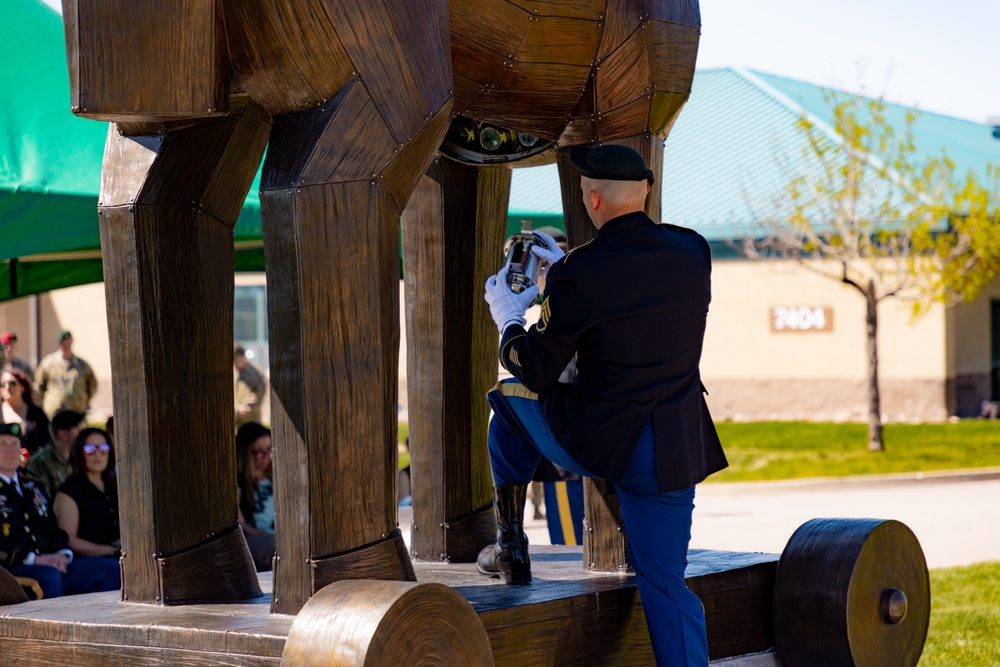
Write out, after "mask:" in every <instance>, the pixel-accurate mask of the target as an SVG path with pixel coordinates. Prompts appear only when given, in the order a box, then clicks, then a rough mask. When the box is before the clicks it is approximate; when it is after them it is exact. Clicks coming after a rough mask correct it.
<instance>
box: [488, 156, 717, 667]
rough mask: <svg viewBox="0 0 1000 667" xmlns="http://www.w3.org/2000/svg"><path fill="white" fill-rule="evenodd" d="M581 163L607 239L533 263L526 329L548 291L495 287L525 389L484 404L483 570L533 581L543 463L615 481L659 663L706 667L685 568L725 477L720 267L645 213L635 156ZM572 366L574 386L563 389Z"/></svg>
mask: <svg viewBox="0 0 1000 667" xmlns="http://www.w3.org/2000/svg"><path fill="white" fill-rule="evenodd" d="M570 157H571V159H572V161H573V164H574V165H576V167H577V169H579V171H580V173H581V174H582V178H581V182H580V187H581V191H582V195H583V201H584V204H585V205H586V207H587V212H588V214H589V216H590V218H591V220H592V222H593V223H594V226H595V227H596V228H597V235H596V237H595V238H594V239H593V240H592V241H591V242H590V243H586V244H584V245H582V246H579V247H577V248H575V249H574V250H573V251H571V252H570V253H569V254H566V255H563V254H562V252H561V251H559V250H558V249H551V248H549V249H546V248H543V247H541V246H535V247H533V248H532V252H534V253H535V254H536V255H537V256H538V257H539V258H541V259H543V260H545V261H547V262H549V263H550V265H551V266H550V268H549V270H548V274H547V276H546V285H545V296H546V299H545V302H544V304H543V305H542V310H541V313H540V315H539V319H538V323H537V324H536V325H534V326H532V327H531V329H530V330H525V328H524V325H525V319H524V312H525V310H526V309H527V307H528V306H529V305H530V304H531V302H532V301H533V300H534V298H535V296H536V295H537V288H534V287H533V288H531V289H529V290H526V291H524V292H522V293H520V294H517V293H514V292H513V291H512V290H511V289H510V287H509V286H508V284H507V276H506V269H503V270H501V271H500V273H499V274H497V275H496V276H493V277H491V278H490V279H489V280H488V281H487V284H486V300H487V301H488V302H489V304H490V312H491V314H492V316H493V320H494V321H495V322H496V325H497V328H498V329H499V331H500V332H501V341H500V362H501V363H502V364H503V366H504V368H506V369H507V370H508V371H509V372H510V373H511V375H513V376H514V377H513V378H512V379H510V380H505V381H503V382H501V383H500V384H498V385H497V388H496V389H494V390H493V391H491V392H490V394H489V396H488V399H489V401H490V405H491V407H492V408H493V413H494V416H493V419H492V421H491V422H490V430H489V449H490V460H491V462H492V466H493V478H494V483H495V484H496V487H495V497H496V511H497V526H498V529H497V544H494V545H491V546H489V547H487V548H485V549H484V550H483V551H482V553H480V556H479V560H478V562H477V567H478V569H479V570H480V572H482V573H483V574H488V575H490V576H499V577H502V578H503V579H504V580H505V581H507V582H508V583H527V582H530V581H531V562H530V559H529V556H528V542H527V538H526V537H525V535H524V532H523V511H524V497H525V488H526V484H527V482H529V481H530V480H531V474H532V472H533V471H534V469H535V466H536V465H537V464H538V461H539V460H540V458H541V457H542V456H545V457H546V458H548V459H549V460H550V461H552V462H553V463H556V464H557V465H560V466H562V467H564V468H566V469H568V470H571V471H573V472H575V473H577V474H580V475H584V476H589V477H598V478H603V479H607V480H610V481H611V482H613V483H614V486H615V489H616V492H617V494H618V500H619V503H620V505H621V510H622V518H623V521H624V525H625V529H626V533H627V535H628V553H629V562H630V563H631V565H632V567H633V569H634V570H635V573H636V582H637V584H638V587H639V594H640V596H641V597H642V603H643V608H644V610H645V614H646V623H647V626H648V628H649V633H650V638H651V640H652V646H653V653H654V655H655V657H656V662H657V664H658V665H661V666H663V665H685V666H694V665H697V666H699V667H704V665H706V664H708V642H707V637H706V632H705V616H704V610H703V608H702V605H701V601H700V600H699V599H698V597H697V596H696V595H695V594H694V593H692V592H691V591H690V590H689V589H688V588H687V586H686V585H685V583H684V569H685V567H686V565H687V549H688V542H689V541H690V539H691V516H692V511H693V509H694V486H695V484H697V483H698V482H700V481H702V480H703V479H704V478H705V477H707V476H708V475H710V474H712V473H714V472H716V471H718V470H721V469H722V468H724V467H725V466H726V465H727V463H726V458H725V455H724V454H723V452H722V447H721V445H720V443H719V439H718V436H717V435H716V432H715V426H714V424H713V423H712V418H711V417H710V416H709V413H708V407H707V405H706V404H705V400H704V397H703V395H702V392H703V387H702V385H701V380H700V374H699V370H698V366H699V362H700V359H701V349H702V341H703V338H704V333H705V322H706V317H707V314H708V304H709V301H710V299H711V288H710V276H711V253H710V251H709V247H708V243H707V242H706V241H705V239H704V238H702V237H701V236H700V235H699V234H697V233H695V232H693V231H691V230H687V229H683V228H681V227H676V226H673V225H664V224H657V223H655V222H654V221H653V220H651V219H650V218H649V217H648V216H647V215H646V214H645V213H644V212H643V209H644V205H645V200H646V195H647V194H648V192H649V187H650V184H651V183H652V179H653V172H652V171H650V170H649V169H648V168H647V167H646V164H645V162H644V161H643V159H642V156H640V155H639V154H638V153H637V152H636V151H634V150H632V149H630V148H626V147H624V146H614V145H604V146H598V147H596V148H589V147H577V148H574V149H571V152H570ZM574 356H575V358H576V371H577V373H576V377H575V379H574V380H573V381H572V383H569V384H567V383H561V382H559V378H560V376H561V374H562V373H563V370H564V369H565V368H566V366H567V364H568V363H569V362H570V361H571V360H572V359H573V358H574Z"/></svg>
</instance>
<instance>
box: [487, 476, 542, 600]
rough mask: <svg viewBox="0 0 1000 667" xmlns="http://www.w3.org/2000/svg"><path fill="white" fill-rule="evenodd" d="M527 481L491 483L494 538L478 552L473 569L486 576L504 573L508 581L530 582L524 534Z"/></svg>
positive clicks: (498, 575)
mask: <svg viewBox="0 0 1000 667" xmlns="http://www.w3.org/2000/svg"><path fill="white" fill-rule="evenodd" d="M527 490H528V485H527V484H507V485H505V486H494V487H493V496H494V498H495V499H496V510H497V542H496V544H491V545H489V546H488V547H486V548H484V549H483V550H482V551H480V552H479V558H478V559H476V569H477V570H479V573H480V574H485V575H486V576H488V577H503V580H504V582H506V583H508V584H527V583H530V582H531V559H530V558H528V536H527V535H525V534H524V497H525V493H526V492H527Z"/></svg>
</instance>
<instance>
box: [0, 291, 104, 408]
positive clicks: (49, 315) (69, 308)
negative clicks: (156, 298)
mask: <svg viewBox="0 0 1000 667" xmlns="http://www.w3.org/2000/svg"><path fill="white" fill-rule="evenodd" d="M33 298H34V297H27V298H24V299H16V300H14V301H9V302H6V303H2V304H0V330H2V331H14V332H15V333H17V338H18V356H20V357H22V358H25V359H28V360H29V361H31V362H32V363H36V364H37V362H38V361H39V360H40V359H41V357H44V356H45V355H47V354H49V353H50V352H54V351H55V350H56V347H57V346H56V335H57V334H58V333H59V331H60V330H62V329H68V330H69V331H71V332H72V333H73V352H74V353H75V354H76V355H77V356H78V357H80V358H82V359H84V360H85V361H86V362H87V363H89V364H90V366H91V368H93V369H94V374H95V375H96V376H97V382H98V388H97V395H96V396H94V398H93V399H92V400H91V402H90V415H89V417H90V418H91V419H92V420H94V421H103V420H104V419H105V418H106V417H107V416H108V415H110V414H112V401H111V348H110V345H109V344H108V318H107V310H106V309H105V302H104V284H103V283H99V284H94V285H81V286H79V287H70V288H68V289H63V290H58V291H55V292H49V293H48V294H43V295H40V296H39V297H37V304H38V305H37V308H38V322H39V326H38V329H37V342H35V341H32V331H33V329H34V327H33V326H32V322H31V320H32V304H31V301H32V299H33ZM33 343H34V344H33ZM33 348H34V350H33Z"/></svg>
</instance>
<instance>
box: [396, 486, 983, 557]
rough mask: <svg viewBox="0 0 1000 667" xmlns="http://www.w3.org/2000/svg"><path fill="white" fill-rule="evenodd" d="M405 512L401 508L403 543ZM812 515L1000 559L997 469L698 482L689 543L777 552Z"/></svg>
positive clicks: (543, 540)
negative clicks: (882, 524) (898, 529)
mask: <svg viewBox="0 0 1000 667" xmlns="http://www.w3.org/2000/svg"><path fill="white" fill-rule="evenodd" d="M525 514H526V517H525V518H526V520H525V529H526V530H525V532H526V533H527V534H528V541H529V543H530V544H549V533H548V527H547V524H546V522H545V520H544V519H542V520H536V519H531V518H530V517H531V514H532V507H531V502H530V501H529V502H528V506H527V508H526V509H525ZM410 516H411V514H410V508H401V512H400V528H402V530H403V535H404V537H405V539H406V540H407V542H408V541H409V538H410ZM816 518H877V519H896V520H897V521H902V522H903V523H905V524H906V525H907V526H909V527H910V529H911V530H912V531H913V532H914V533H915V534H916V536H917V539H919V540H920V545H921V546H922V547H923V550H924V555H925V556H926V558H927V565H928V567H932V568H933V567H952V566H958V565H970V564H972V563H979V562H984V561H1000V469H995V468H992V469H983V470H960V471H945V472H936V473H921V474H907V475H887V476H875V475H868V476H862V477H846V478H834V479H808V480H787V481H780V482H745V483H717V484H702V485H700V486H699V487H698V494H697V497H696V498H695V512H694V527H693V529H692V537H691V548H693V549H718V550H723V551H761V552H765V553H781V551H782V550H783V549H784V548H785V544H786V543H787V542H788V538H790V537H791V536H792V533H794V532H795V530H796V529H797V528H798V527H799V526H801V525H802V524H803V523H805V522H806V521H808V520H809V519H816Z"/></svg>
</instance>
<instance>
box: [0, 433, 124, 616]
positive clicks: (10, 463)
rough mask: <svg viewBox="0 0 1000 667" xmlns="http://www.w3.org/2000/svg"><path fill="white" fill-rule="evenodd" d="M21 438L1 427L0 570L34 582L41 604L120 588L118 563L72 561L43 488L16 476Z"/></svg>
mask: <svg viewBox="0 0 1000 667" xmlns="http://www.w3.org/2000/svg"><path fill="white" fill-rule="evenodd" d="M20 433H21V425H20V424H0V566H2V567H3V568H4V569H6V570H7V571H9V572H10V573H11V574H13V575H14V576H15V577H30V578H32V579H34V580H35V581H37V582H38V585H39V587H40V588H41V590H42V596H43V597H46V598H54V597H59V596H61V595H64V594H67V593H69V594H73V593H91V592H94V591H110V590H115V589H117V588H120V587H121V573H120V571H119V568H118V562H117V561H115V560H113V559H111V558H73V552H72V551H71V550H70V549H69V548H68V547H69V536H67V535H66V533H65V532H64V531H63V530H62V529H60V528H59V525H58V524H57V523H56V518H55V515H54V514H53V513H51V512H50V511H49V498H48V496H47V495H46V494H45V489H44V487H43V486H42V483H41V482H40V481H39V480H37V479H35V478H34V477H32V476H31V475H29V474H27V473H24V472H21V471H19V470H18V462H19V460H20V458H21V441H20Z"/></svg>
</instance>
